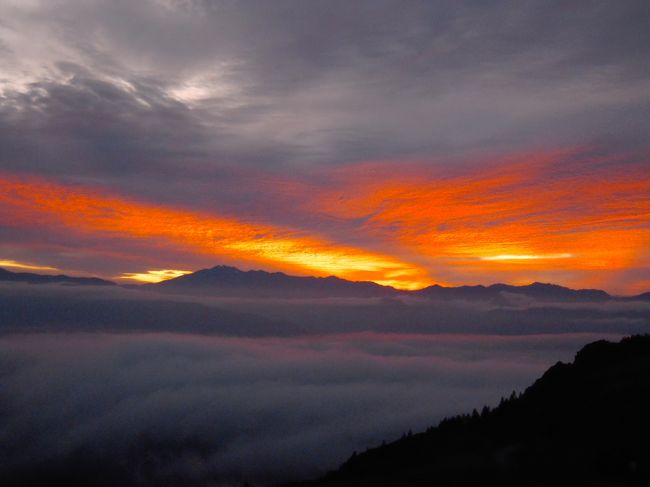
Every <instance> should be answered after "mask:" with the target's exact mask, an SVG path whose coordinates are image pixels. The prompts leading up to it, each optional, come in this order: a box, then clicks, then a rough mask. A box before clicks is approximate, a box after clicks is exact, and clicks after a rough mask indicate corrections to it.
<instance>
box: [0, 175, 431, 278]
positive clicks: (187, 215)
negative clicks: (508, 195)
mask: <svg viewBox="0 0 650 487" xmlns="http://www.w3.org/2000/svg"><path fill="white" fill-rule="evenodd" d="M0 205H1V206H2V210H3V214H4V215H6V222H5V224H12V225H22V226H29V227H32V228H33V227H35V226H37V225H46V226H50V227H51V226H63V227H65V228H66V229H68V230H74V231H80V232H91V233H96V232H105V233H106V234H107V235H111V236H114V235H117V236H120V237H128V238H135V239H147V240H150V241H152V242H156V243H158V242H160V241H162V242H163V243H166V244H172V245H176V246H181V247H182V248H185V249H188V250H190V251H193V252H200V253H204V254H208V255H215V256H219V255H222V256H228V257H231V258H239V259H245V260H247V261H250V262H255V263H260V264H265V263H266V264H273V265H281V266H282V268H283V269H285V270H288V271H294V272H296V271H297V272H302V273H304V272H309V273H312V274H316V275H329V274H334V275H337V276H340V277H343V278H347V279H353V280H369V281H374V282H377V283H380V284H385V285H392V286H395V287H398V288H407V289H408V288H417V287H423V286H425V285H427V284H429V283H430V280H429V278H428V276H427V273H426V271H425V270H424V269H422V268H420V267H418V266H416V265H413V264H409V263H406V262H402V261H401V260H399V259H396V258H393V257H390V256H385V255H381V254H378V253H373V252H369V251H365V250H362V249H358V248H354V247H351V246H347V245H340V244H337V243H336V242H332V241H327V240H325V239H321V238H318V237H314V236H309V235H305V234H303V233H301V232H299V231H295V230H292V229H287V228H279V227H274V226H270V225H262V224H255V223H249V222H243V221H239V220H236V219H234V218H227V217H221V216H215V215H212V214H205V213H199V212H194V211H188V210H184V209H177V208H170V207H162V206H155V205H153V204H147V203H142V202H137V201H134V200H130V199H126V198H122V197H118V196H114V195H107V194H105V193H103V192H101V191H98V190H95V189H92V188H86V187H77V186H74V187H73V186H65V185H61V184H55V183H51V182H46V181H43V180H40V179H33V178H27V179H26V178H16V177H13V176H4V177H0Z"/></svg>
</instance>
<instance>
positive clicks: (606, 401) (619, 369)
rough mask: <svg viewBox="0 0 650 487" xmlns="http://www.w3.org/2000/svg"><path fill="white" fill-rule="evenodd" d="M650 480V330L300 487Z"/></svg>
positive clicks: (598, 346)
mask: <svg viewBox="0 0 650 487" xmlns="http://www.w3.org/2000/svg"><path fill="white" fill-rule="evenodd" d="M424 485H426V486H430V485H436V486H465V485H468V486H469V485H472V486H475V485H512V486H514V485H517V486H521V485H529V486H547V485H548V486H551V485H553V486H557V485H589V486H621V485H650V335H645V336H633V337H630V338H625V339H623V340H622V341H621V342H620V343H610V342H607V341H598V342H595V343H591V344H589V345H587V346H585V347H584V348H583V349H582V350H580V351H579V352H578V354H577V355H576V357H575V361H574V362H573V363H572V364H565V363H561V362H558V363H557V364H556V365H554V366H553V367H551V368H550V369H549V370H548V371H547V372H546V373H545V374H544V375H543V376H542V377H541V378H540V379H539V380H537V381H536V382H535V383H534V384H533V385H532V386H530V387H529V388H528V389H526V391H525V392H524V393H523V394H520V395H517V394H515V393H514V392H513V394H512V395H511V396H510V398H507V399H505V398H504V399H502V400H501V403H500V404H499V406H498V407H496V408H495V409H493V410H490V409H489V408H488V407H484V408H483V410H482V411H481V412H480V413H479V412H478V411H476V410H474V411H473V412H472V414H466V415H463V416H457V417H454V418H450V419H445V420H443V421H442V422H441V423H440V424H439V425H438V427H435V428H429V429H428V430H427V431H426V432H424V433H419V434H410V433H408V434H405V435H404V436H403V437H402V439H400V440H398V441H395V442H393V443H390V444H387V445H382V446H381V447H378V448H373V449H370V450H367V451H366V452H365V453H362V454H356V453H355V454H354V455H353V456H352V457H351V458H350V459H349V460H348V461H347V462H345V463H344V464H343V465H342V466H341V467H340V468H339V469H338V470H337V471H335V472H331V473H330V474H328V475H327V476H325V477H324V478H322V479H320V480H315V481H311V482H303V483H299V484H292V486H293V487H298V486H300V487H347V486H359V487H365V486H424Z"/></svg>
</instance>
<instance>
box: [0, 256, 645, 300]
mask: <svg viewBox="0 0 650 487" xmlns="http://www.w3.org/2000/svg"><path fill="white" fill-rule="evenodd" d="M0 281H11V282H26V283H30V284H48V283H60V284H70V285H94V286H111V285H115V283H113V282H111V281H107V280H104V279H99V278H95V277H70V276H65V275H58V276H51V275H41V274H32V273H23V272H21V273H15V272H9V271H7V270H4V269H0ZM125 287H138V288H143V289H148V290H151V291H157V292H162V293H172V294H189V295H201V296H206V295H208V296H229V297H253V298H264V297H268V298H328V297H346V298H391V297H396V296H400V295H401V296H405V295H408V296H414V297H420V298H427V299H429V300H440V301H449V300H465V301H492V302H507V301H508V300H509V299H511V298H513V297H514V298H516V297H517V296H521V297H524V298H526V297H527V298H531V299H534V300H536V301H548V302H602V301H608V300H624V301H629V300H642V301H650V292H647V293H643V294H639V295H637V296H626V297H615V296H611V295H609V294H608V293H606V292H605V291H601V290H599V289H570V288H567V287H563V286H558V285H556V284H545V283H539V282H535V283H533V284H528V285H525V286H511V285H508V284H493V285H491V286H482V285H478V286H459V287H445V286H440V285H437V284H436V285H433V286H429V287H426V288H424V289H420V290H417V291H405V290H399V289H395V288H393V287H390V286H381V285H379V284H376V283H374V282H369V281H348V280H346V279H341V278H338V277H335V276H329V277H310V276H291V275H287V274H284V273H282V272H266V271H262V270H251V271H242V270H239V269H237V268H236V267H230V266H224V265H220V266H216V267H212V268H210V269H202V270H199V271H196V272H194V273H192V274H186V275H183V276H180V277H176V278H174V279H169V280H166V281H162V282H159V283H156V284H142V285H140V286H125Z"/></svg>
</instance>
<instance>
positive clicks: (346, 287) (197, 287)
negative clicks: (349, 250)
mask: <svg viewBox="0 0 650 487" xmlns="http://www.w3.org/2000/svg"><path fill="white" fill-rule="evenodd" d="M149 286H150V287H151V288H154V289H156V290H159V291H165V292H169V291H171V292H175V293H177V292H180V293H188V294H210V295H220V296H238V297H246V296H248V297H291V298H294V297H295V298H315V297H349V298H369V297H389V296H395V295H396V294H398V291H397V290H396V289H394V288H392V287H388V286H380V285H379V284H376V283H374V282H353V281H347V280H345V279H340V278H338V277H334V276H330V277H303V276H289V275H287V274H284V273H282V272H266V271H257V270H256V271H241V270H239V269H237V268H236V267H229V266H223V265H220V266H216V267H213V268H211V269H203V270H200V271H197V272H194V273H192V274H186V275H183V276H180V277H176V278H174V279H169V280H167V281H162V282H159V283H157V284H151V285H149Z"/></svg>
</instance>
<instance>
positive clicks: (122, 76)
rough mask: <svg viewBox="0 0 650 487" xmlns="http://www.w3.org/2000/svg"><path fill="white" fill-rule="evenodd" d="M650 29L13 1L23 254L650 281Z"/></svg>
mask: <svg viewBox="0 0 650 487" xmlns="http://www.w3.org/2000/svg"><path fill="white" fill-rule="evenodd" d="M649 20H650V4H649V3H648V2H647V1H645V0H641V1H634V0H629V1H625V2H621V1H617V0H612V1H597V0H593V1H584V2H583V1H579V0H576V1H572V2H564V1H553V0H551V1H532V0H531V1H527V0H522V1H458V0H454V1H432V2H422V1H399V2H398V1H395V2H391V1H380V0H373V1H368V2H363V1H355V2H349V1H309V2H305V1H274V2H267V1H259V2H258V1H235V0H230V1H220V2H218V1H207V0H206V1H199V0H197V1H190V0H178V1H174V0H142V1H138V2H133V1H130V0H129V1H127V0H111V1H98V0H84V1H67V0H47V1H45V0H43V1H40V0H15V1H14V0H0V66H2V68H1V69H0V266H1V267H5V268H7V269H9V270H28V271H32V272H43V273H48V272H65V273H68V274H77V275H96V276H100V277H105V278H109V279H114V280H118V281H120V282H138V281H146V280H150V281H155V280H159V279H162V278H166V277H170V276H174V275H179V274H181V273H183V272H189V271H193V270H196V269H200V268H205V267H211V266H214V265H217V264H227V265H236V266H238V267H240V268H242V269H266V270H269V271H284V272H287V273H291V274H300V275H317V276H327V275H332V274H333V275H337V276H340V277H343V278H347V279H353V280H372V281H375V282H378V283H381V284H387V285H393V286H395V287H399V288H404V289H416V288H421V287H424V286H427V285H430V284H433V283H438V284H443V285H460V284H478V283H482V284H491V283H495V282H507V283H513V284H527V283H530V282H533V281H543V282H554V283H558V284H563V285H567V286H571V287H597V288H602V289H605V290H607V291H609V292H612V293H618V294H632V293H638V292H643V291H647V290H650V137H648V135H649V131H650V56H648V47H647V46H648V45H650V29H648V22H649ZM134 279H135V280H134Z"/></svg>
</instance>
